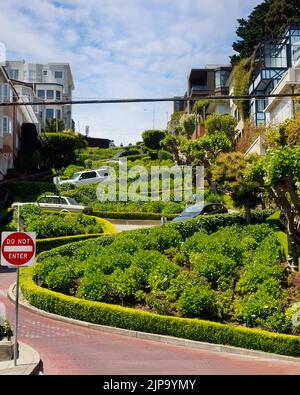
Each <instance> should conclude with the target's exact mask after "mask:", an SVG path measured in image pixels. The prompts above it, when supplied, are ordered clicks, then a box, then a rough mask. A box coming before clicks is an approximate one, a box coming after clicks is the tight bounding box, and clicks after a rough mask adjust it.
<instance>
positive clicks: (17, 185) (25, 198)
mask: <svg viewBox="0 0 300 395" xmlns="http://www.w3.org/2000/svg"><path fill="white" fill-rule="evenodd" d="M5 187H6V188H7V189H8V190H9V191H10V193H11V194H12V196H13V199H14V201H20V202H35V201H36V199H37V198H38V196H40V195H41V194H42V193H44V192H45V191H49V192H53V193H55V192H56V189H55V185H54V184H53V183H48V182H42V181H18V182H7V183H6V184H5Z"/></svg>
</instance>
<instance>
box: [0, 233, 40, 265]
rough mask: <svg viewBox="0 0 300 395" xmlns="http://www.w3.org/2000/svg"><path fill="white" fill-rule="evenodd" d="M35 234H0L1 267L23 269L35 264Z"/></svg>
mask: <svg viewBox="0 0 300 395" xmlns="http://www.w3.org/2000/svg"><path fill="white" fill-rule="evenodd" d="M35 238H36V234H35V232H27V233H25V232H2V235H1V265H2V266H9V267H25V266H31V265H33V264H34V263H35Z"/></svg>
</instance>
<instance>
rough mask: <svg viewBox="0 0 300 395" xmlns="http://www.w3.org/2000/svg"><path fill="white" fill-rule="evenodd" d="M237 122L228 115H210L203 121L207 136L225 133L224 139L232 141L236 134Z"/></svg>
mask: <svg viewBox="0 0 300 395" xmlns="http://www.w3.org/2000/svg"><path fill="white" fill-rule="evenodd" d="M236 126H237V120H236V119H235V118H234V117H233V116H232V115H228V114H212V115H209V116H208V117H207V119H206V121H205V130H206V133H207V134H208V135H213V134H215V133H217V132H220V133H225V135H226V137H227V138H228V139H229V140H230V141H233V139H234V137H235V134H236Z"/></svg>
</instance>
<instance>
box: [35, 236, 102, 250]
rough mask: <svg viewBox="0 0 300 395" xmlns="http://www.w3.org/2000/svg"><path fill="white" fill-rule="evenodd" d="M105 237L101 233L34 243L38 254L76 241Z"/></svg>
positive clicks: (52, 238) (54, 238) (39, 240)
mask: <svg viewBox="0 0 300 395" xmlns="http://www.w3.org/2000/svg"><path fill="white" fill-rule="evenodd" d="M103 236H107V234H103V233H94V234H90V235H88V234H87V235H76V236H63V237H51V238H49V239H38V240H37V241H36V252H37V254H40V253H41V252H44V251H48V250H51V249H53V248H56V247H60V246H62V245H65V244H68V243H74V242H76V241H83V240H88V239H96V238H97V237H103Z"/></svg>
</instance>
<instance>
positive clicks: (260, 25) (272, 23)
mask: <svg viewBox="0 0 300 395" xmlns="http://www.w3.org/2000/svg"><path fill="white" fill-rule="evenodd" d="M299 22H300V7H299V3H298V1H297V0H264V1H263V2H262V3H261V4H259V5H257V6H256V7H255V8H254V9H253V11H252V12H251V14H250V15H249V16H248V18H247V19H244V18H242V19H238V24H239V25H238V28H237V30H236V34H237V36H238V37H239V39H238V40H237V41H236V42H234V43H233V45H232V47H233V49H234V50H235V51H236V52H237V53H238V55H233V56H231V62H232V63H236V62H238V61H239V60H240V59H241V58H245V57H249V56H251V55H252V52H253V51H254V49H255V47H256V46H257V45H258V44H259V43H260V42H261V41H263V40H268V39H274V38H279V35H281V34H282V33H283V30H284V29H285V27H286V25H287V24H289V23H299Z"/></svg>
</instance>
